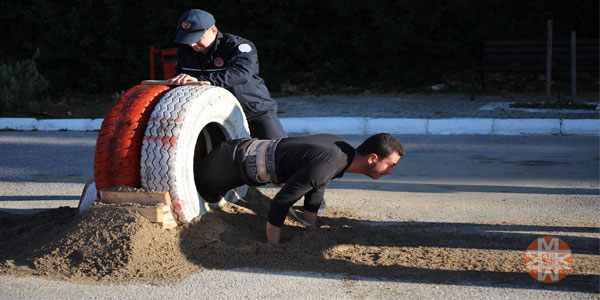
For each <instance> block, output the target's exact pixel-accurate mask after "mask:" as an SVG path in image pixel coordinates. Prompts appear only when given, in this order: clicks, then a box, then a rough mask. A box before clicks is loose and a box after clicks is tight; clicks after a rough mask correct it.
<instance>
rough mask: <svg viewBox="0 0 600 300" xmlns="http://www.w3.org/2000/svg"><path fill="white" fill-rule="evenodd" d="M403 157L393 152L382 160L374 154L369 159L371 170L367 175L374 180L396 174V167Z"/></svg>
mask: <svg viewBox="0 0 600 300" xmlns="http://www.w3.org/2000/svg"><path fill="white" fill-rule="evenodd" d="M401 157H402V156H400V154H398V152H393V153H392V154H390V155H388V156H386V157H384V158H380V157H379V156H377V154H374V153H371V154H369V156H368V157H367V162H368V163H369V170H368V171H367V174H366V175H367V176H369V177H371V178H373V179H377V178H379V177H381V176H383V175H387V174H392V173H393V172H394V166H395V165H397V164H398V161H399V160H400V158H401Z"/></svg>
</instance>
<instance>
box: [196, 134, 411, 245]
mask: <svg viewBox="0 0 600 300" xmlns="http://www.w3.org/2000/svg"><path fill="white" fill-rule="evenodd" d="M404 154H405V151H404V146H402V143H400V141H399V140H398V139H397V138H395V137H394V136H392V135H390V134H387V133H380V134H376V135H374V136H371V137H369V138H368V139H366V140H365V141H364V142H363V143H362V144H361V145H360V146H359V147H358V148H356V149H354V148H353V147H352V146H351V145H350V144H349V143H348V142H347V141H346V140H344V139H343V138H341V137H339V136H335V135H330V134H318V135H308V136H297V137H287V138H282V139H275V140H258V139H238V140H233V141H229V142H223V143H221V144H220V145H219V146H218V147H217V148H215V149H214V150H213V151H212V152H211V153H209V154H208V155H207V156H206V157H204V158H202V159H200V160H198V161H197V162H196V165H195V166H194V174H195V182H196V186H197V188H198V192H199V193H200V195H201V196H202V197H203V198H204V199H205V200H206V201H208V202H210V203H216V202H218V201H220V200H221V199H222V197H223V195H224V193H225V192H227V191H228V190H230V189H232V188H234V187H237V186H241V185H244V184H247V185H250V186H260V185H264V184H267V183H273V184H283V187H282V188H281V190H280V191H279V192H278V193H277V194H276V195H275V197H274V198H273V200H272V201H271V206H270V208H269V213H268V217H267V227H266V233H267V240H268V242H269V243H271V244H278V243H279V241H280V236H281V227H282V226H283V223H284V221H285V218H286V217H287V214H288V212H290V211H291V210H290V209H291V207H292V205H293V204H294V203H295V202H296V201H298V200H300V199H301V198H302V197H304V220H302V221H303V223H304V224H305V225H306V229H307V230H310V231H312V230H316V229H317V212H318V209H319V206H320V205H321V202H322V201H323V196H324V193H325V188H326V187H327V185H328V184H329V181H330V180H331V179H333V178H338V177H342V176H343V175H344V173H361V174H365V175H367V176H369V177H371V178H373V179H377V178H379V177H381V176H382V175H386V174H392V172H393V170H394V166H395V165H396V164H398V161H399V160H400V158H401V157H402V156H403V155H404ZM292 212H293V211H292Z"/></svg>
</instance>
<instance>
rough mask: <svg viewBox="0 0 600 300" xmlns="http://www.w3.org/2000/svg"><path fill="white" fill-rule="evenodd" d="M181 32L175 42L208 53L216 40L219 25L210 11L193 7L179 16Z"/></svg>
mask: <svg viewBox="0 0 600 300" xmlns="http://www.w3.org/2000/svg"><path fill="white" fill-rule="evenodd" d="M177 29H179V33H178V34H177V37H176V38H175V43H179V44H187V45H189V46H190V47H192V48H194V50H196V51H198V52H203V53H206V52H207V51H208V48H209V47H210V45H212V43H213V42H214V41H215V38H216V36H217V27H216V26H215V18H214V17H213V16H212V15H211V14H210V13H208V12H206V11H203V10H200V9H191V10H188V11H186V12H185V13H183V15H181V17H179V22H178V23H177Z"/></svg>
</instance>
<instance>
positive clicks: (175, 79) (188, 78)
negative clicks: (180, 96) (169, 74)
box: [167, 73, 198, 85]
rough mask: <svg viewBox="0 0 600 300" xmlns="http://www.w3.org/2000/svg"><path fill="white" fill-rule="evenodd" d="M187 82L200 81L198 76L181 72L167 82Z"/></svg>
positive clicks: (179, 83) (173, 83) (178, 83)
mask: <svg viewBox="0 0 600 300" xmlns="http://www.w3.org/2000/svg"><path fill="white" fill-rule="evenodd" d="M187 82H198V78H196V77H193V76H190V75H188V74H184V73H181V74H179V75H177V76H175V77H173V78H171V79H169V80H167V84H171V85H182V84H185V83H187Z"/></svg>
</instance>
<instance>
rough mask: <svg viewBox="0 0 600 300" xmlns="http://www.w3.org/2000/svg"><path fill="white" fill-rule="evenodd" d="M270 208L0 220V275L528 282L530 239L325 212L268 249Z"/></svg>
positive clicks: (593, 269) (596, 263) (247, 202)
mask: <svg viewBox="0 0 600 300" xmlns="http://www.w3.org/2000/svg"><path fill="white" fill-rule="evenodd" d="M269 202H270V198H268V197H266V196H264V195H263V194H262V193H261V192H260V191H259V190H257V189H256V188H250V190H249V192H248V195H247V196H246V197H244V199H242V200H240V201H239V202H238V203H236V204H233V203H228V204H227V205H226V206H225V207H223V208H222V209H217V210H213V211H211V212H209V213H208V214H206V215H205V216H203V217H201V218H196V219H195V220H194V221H193V222H191V223H190V224H186V225H182V226H179V227H177V228H175V229H170V230H163V229H161V228H160V227H159V226H158V225H157V224H153V223H151V222H149V221H148V219H146V218H145V217H143V216H141V215H139V214H137V213H130V212H129V211H127V210H123V209H120V208H119V206H118V205H108V204H103V203H95V204H94V206H93V207H92V209H91V210H90V211H89V212H87V213H85V214H83V215H79V214H78V213H77V209H75V208H69V207H61V208H56V209H50V210H46V211H43V212H40V213H38V214H34V215H13V214H7V213H2V212H0V274H12V275H17V276H20V275H32V276H43V277H47V278H53V279H61V280H68V281H71V282H82V283H90V282H129V281H132V280H135V281H142V282H149V283H155V284H161V283H167V282H174V281H179V280H181V279H183V278H185V277H186V276H188V275H190V274H193V273H196V272H202V271H203V270H206V269H230V268H259V269H263V270H269V271H307V272H316V273H323V274H342V276H345V277H347V278H355V277H360V278H365V277H369V278H386V279H391V280H411V281H420V282H433V283H444V282H457V281H464V280H483V279H485V280H488V281H489V280H491V281H492V282H496V283H499V284H501V283H504V282H506V283H515V282H523V281H529V280H533V279H531V278H529V275H528V274H527V273H526V272H525V267H524V263H523V260H524V250H525V247H526V245H527V244H529V243H530V242H531V241H529V237H527V238H521V237H518V236H510V235H502V234H491V235H486V234H476V233H473V232H461V231H460V227H457V228H453V227H452V226H451V225H448V224H440V225H435V224H427V223H423V222H409V221H407V222H401V223H400V224H387V225H386V226H381V225H380V223H381V222H378V221H377V220H367V219H365V218H363V217H361V216H360V215H359V214H357V213H355V212H351V211H342V210H336V209H335V208H332V207H329V208H327V211H326V212H325V213H324V214H320V216H319V218H320V225H321V228H320V229H319V230H318V231H316V232H307V231H305V230H304V229H303V227H302V225H301V224H300V223H299V222H296V221H294V220H292V219H291V218H290V217H288V218H287V220H286V223H285V225H284V227H283V230H282V243H281V244H280V245H277V246H272V245H269V244H268V243H267V242H266V237H265V222H266V216H267V212H268V209H269ZM300 202H301V201H300ZM300 204H301V203H300ZM299 207H301V206H300V205H299V204H298V208H299ZM297 212H298V214H299V215H301V211H300V209H297ZM463 228H464V227H463ZM510 239H517V240H516V241H515V240H512V241H511V240H510ZM507 240H508V241H507ZM513 242H515V243H513ZM515 245H518V247H517V246H515ZM590 251H591V252H593V250H590ZM590 251H588V252H590ZM596 251H597V249H596ZM574 260H575V261H576V262H578V263H576V264H574V265H573V269H572V271H571V275H569V276H571V277H573V278H575V277H577V276H573V274H575V275H581V276H580V277H581V278H583V279H581V280H583V281H581V283H580V284H588V283H586V282H587V281H586V280H587V279H589V277H590V276H592V277H591V278H594V277H593V276H594V275H593V274H596V275H595V277H597V274H599V273H600V272H599V271H600V259H599V255H598V253H586V252H585V251H584V252H583V254H578V253H575V258H574ZM569 276H567V278H569ZM565 280H566V279H565Z"/></svg>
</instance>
